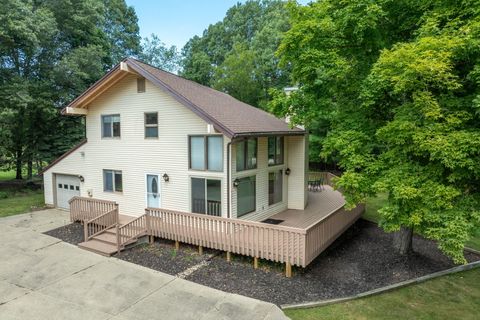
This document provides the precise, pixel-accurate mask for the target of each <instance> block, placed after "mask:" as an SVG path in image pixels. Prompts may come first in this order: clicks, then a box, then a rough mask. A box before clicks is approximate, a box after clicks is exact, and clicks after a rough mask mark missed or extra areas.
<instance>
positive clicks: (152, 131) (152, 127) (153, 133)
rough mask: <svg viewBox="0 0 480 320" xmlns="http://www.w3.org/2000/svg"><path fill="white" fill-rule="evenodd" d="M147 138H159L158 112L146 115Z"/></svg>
mask: <svg viewBox="0 0 480 320" xmlns="http://www.w3.org/2000/svg"><path fill="white" fill-rule="evenodd" d="M145 138H158V112H149V113H145Z"/></svg>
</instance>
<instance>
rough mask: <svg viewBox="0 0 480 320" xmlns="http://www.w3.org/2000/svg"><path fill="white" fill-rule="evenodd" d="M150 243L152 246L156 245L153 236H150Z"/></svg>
mask: <svg viewBox="0 0 480 320" xmlns="http://www.w3.org/2000/svg"><path fill="white" fill-rule="evenodd" d="M148 242H149V243H150V244H152V243H154V242H155V239H154V238H153V236H148Z"/></svg>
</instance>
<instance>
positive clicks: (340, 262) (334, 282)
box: [47, 219, 480, 305]
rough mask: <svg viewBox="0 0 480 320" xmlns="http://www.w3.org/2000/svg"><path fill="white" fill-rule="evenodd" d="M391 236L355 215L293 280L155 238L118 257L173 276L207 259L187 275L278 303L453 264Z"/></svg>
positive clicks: (277, 268) (356, 289) (346, 292)
mask: <svg viewBox="0 0 480 320" xmlns="http://www.w3.org/2000/svg"><path fill="white" fill-rule="evenodd" d="M74 225H75V224H74ZM80 227H81V226H80ZM62 228H64V229H67V230H63V231H62V230H59V229H62ZM62 228H58V229H55V230H52V231H49V232H47V234H50V235H52V236H56V237H58V238H60V239H62V240H64V241H67V242H70V243H74V240H75V239H77V238H75V237H78V235H77V236H75V235H73V234H74V233H75V232H77V233H78V234H80V235H81V234H82V232H83V231H82V230H83V229H81V228H80V229H79V228H78V227H77V226H72V225H69V226H65V227H62ZM51 233H54V234H51ZM55 234H56V235H55ZM392 239H393V234H388V233H385V232H383V230H381V229H380V228H379V227H378V226H377V225H376V224H374V223H371V222H368V221H365V220H361V219H360V220H358V221H357V222H356V223H355V224H354V225H353V226H352V227H350V228H349V229H348V230H347V231H346V232H345V233H344V234H343V235H342V236H341V237H340V238H339V239H337V240H336V241H335V242H334V243H333V244H332V245H331V246H330V247H329V248H328V249H327V250H326V251H324V252H323V253H322V254H321V255H320V256H319V257H317V259H315V260H314V261H313V262H312V263H311V264H310V265H309V266H308V267H307V268H305V269H303V268H294V275H293V277H292V278H286V277H285V275H284V269H283V268H284V265H283V264H278V263H272V262H269V261H263V260H260V268H259V269H253V263H252V261H253V259H252V258H250V257H244V256H238V255H232V257H233V260H232V262H227V261H226V259H225V254H224V253H221V252H216V254H214V253H215V251H213V250H210V251H205V254H204V255H199V254H198V252H197V247H194V246H187V245H185V244H182V245H181V247H180V250H179V251H178V252H177V251H176V250H175V248H174V245H173V242H171V241H167V240H159V239H157V240H156V241H155V243H154V244H152V245H148V244H145V245H140V246H136V247H134V248H132V249H129V250H125V251H123V252H122V253H120V254H119V255H117V257H118V258H120V259H123V260H126V261H130V262H133V263H136V264H140V265H142V266H145V267H148V268H152V269H155V270H158V271H162V272H165V273H168V274H172V275H175V274H178V273H180V272H182V271H184V270H186V269H188V268H190V267H192V266H194V265H196V264H198V263H200V262H202V261H207V260H208V264H206V266H204V267H202V268H200V269H198V270H196V271H195V272H193V273H192V274H190V275H189V276H187V277H186V279H187V280H190V281H193V282H197V283H200V284H203V285H206V286H209V287H213V288H216V289H220V290H223V291H227V292H231V293H237V294H241V295H245V296H249V297H252V298H256V299H260V300H264V301H268V302H272V303H275V304H279V305H281V304H292V303H300V302H306V301H315V300H323V299H333V298H340V297H345V296H350V295H354V294H358V293H361V292H365V291H368V290H372V289H375V288H379V287H383V286H386V285H390V284H394V283H398V282H401V281H404V280H408V279H413V278H417V277H420V276H424V275H427V274H430V273H433V272H437V271H441V270H445V269H448V268H451V267H453V266H454V264H453V263H452V261H451V260H450V259H448V258H447V257H446V256H444V255H443V254H442V253H441V252H440V250H439V249H438V248H437V246H436V244H435V243H434V242H433V241H430V240H426V239H424V238H422V237H419V236H414V240H413V249H414V252H413V253H412V254H410V255H408V256H405V257H402V256H399V255H398V254H397V253H396V252H395V250H394V249H393V247H392ZM77 241H78V240H77ZM80 241H83V239H80ZM465 257H466V259H467V260H468V261H469V262H471V261H476V260H480V256H478V255H476V254H473V253H469V252H466V253H465Z"/></svg>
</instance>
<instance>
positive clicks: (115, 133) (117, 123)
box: [113, 121, 120, 137]
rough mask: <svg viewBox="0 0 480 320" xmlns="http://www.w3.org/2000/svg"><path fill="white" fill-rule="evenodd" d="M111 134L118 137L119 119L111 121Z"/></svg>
mask: <svg viewBox="0 0 480 320" xmlns="http://www.w3.org/2000/svg"><path fill="white" fill-rule="evenodd" d="M113 136H114V137H120V121H118V122H114V123H113Z"/></svg>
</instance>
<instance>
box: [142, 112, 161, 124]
mask: <svg viewBox="0 0 480 320" xmlns="http://www.w3.org/2000/svg"><path fill="white" fill-rule="evenodd" d="M145 124H158V113H156V112H153V113H145Z"/></svg>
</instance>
